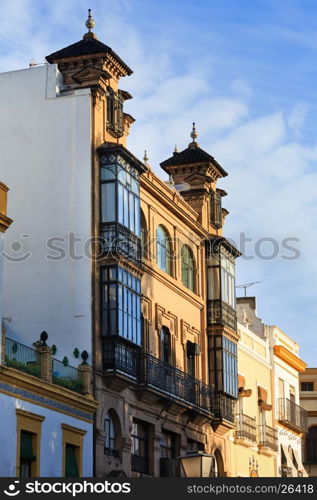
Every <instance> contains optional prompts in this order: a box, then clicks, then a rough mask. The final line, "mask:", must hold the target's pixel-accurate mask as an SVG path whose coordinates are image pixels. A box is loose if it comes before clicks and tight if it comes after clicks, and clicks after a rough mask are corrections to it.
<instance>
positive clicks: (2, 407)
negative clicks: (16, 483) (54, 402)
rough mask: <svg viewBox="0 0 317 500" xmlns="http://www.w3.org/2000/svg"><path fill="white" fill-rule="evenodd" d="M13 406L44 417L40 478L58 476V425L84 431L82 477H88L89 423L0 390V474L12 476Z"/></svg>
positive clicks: (90, 463) (90, 460)
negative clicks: (0, 430)
mask: <svg viewBox="0 0 317 500" xmlns="http://www.w3.org/2000/svg"><path fill="white" fill-rule="evenodd" d="M17 408H19V409H21V410H25V411H28V412H32V413H35V414H37V415H41V416H42V417H45V420H44V421H43V422H42V432H41V436H42V437H41V460H40V476H41V477H60V476H61V475H62V457H63V451H62V438H63V434H62V427H61V425H62V424H68V425H71V426H73V427H76V428H78V429H82V430H85V431H86V434H85V436H84V439H83V476H85V477H92V475H93V426H92V424H90V423H88V422H85V421H83V420H79V419H77V418H74V417H71V416H68V415H66V414H63V413H60V412H57V411H54V410H50V409H48V408H44V407H42V406H38V405H36V404H33V403H29V402H27V401H24V400H22V399H18V398H14V397H12V396H8V395H6V394H2V393H0V415H1V428H2V429H5V432H2V433H1V449H2V452H1V460H0V477H14V476H16V453H17V417H16V409H17Z"/></svg>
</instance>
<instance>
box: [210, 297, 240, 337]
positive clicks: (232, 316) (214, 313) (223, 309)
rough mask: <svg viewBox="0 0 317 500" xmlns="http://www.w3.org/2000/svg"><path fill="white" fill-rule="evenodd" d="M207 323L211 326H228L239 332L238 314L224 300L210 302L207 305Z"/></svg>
mask: <svg viewBox="0 0 317 500" xmlns="http://www.w3.org/2000/svg"><path fill="white" fill-rule="evenodd" d="M207 321H208V325H211V326H227V327H228V328H231V330H234V331H236V330H237V313H236V311H235V309H233V308H232V307H230V306H229V305H228V304H226V303H225V302H223V301H222V300H219V299H216V300H209V301H208V304H207Z"/></svg>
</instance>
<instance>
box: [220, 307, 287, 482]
mask: <svg viewBox="0 0 317 500" xmlns="http://www.w3.org/2000/svg"><path fill="white" fill-rule="evenodd" d="M237 300H238V333H239V337H240V338H239V342H238V386H239V398H238V403H237V405H236V428H235V429H234V430H233V431H231V435H230V471H231V474H232V476H234V477H250V476H251V477H252V476H254V477H257V476H259V477H274V476H275V475H276V457H277V452H278V438H277V431H276V428H275V421H274V412H273V395H272V361H271V354H270V344H269V341H268V338H267V337H266V336H265V333H264V332H265V326H264V324H263V323H262V321H261V320H260V319H259V318H257V317H256V315H255V314H254V315H253V317H252V316H251V315H250V316H249V317H246V315H245V310H244V309H243V305H244V303H245V302H246V301H247V300H248V302H249V303H250V302H253V304H254V310H255V299H254V298H250V299H237Z"/></svg>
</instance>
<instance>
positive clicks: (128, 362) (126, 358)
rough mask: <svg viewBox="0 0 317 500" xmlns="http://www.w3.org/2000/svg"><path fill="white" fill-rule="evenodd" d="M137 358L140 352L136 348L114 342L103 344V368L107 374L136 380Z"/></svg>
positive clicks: (137, 372)
mask: <svg viewBox="0 0 317 500" xmlns="http://www.w3.org/2000/svg"><path fill="white" fill-rule="evenodd" d="M139 358H140V351H139V349H137V348H133V347H130V346H127V345H126V344H120V343H119V342H116V341H112V342H105V343H104V347H103V366H104V369H105V370H106V371H107V372H116V373H121V374H122V375H125V376H128V377H129V378H132V379H135V380H137V378H138V376H139Z"/></svg>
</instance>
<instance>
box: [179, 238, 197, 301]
mask: <svg viewBox="0 0 317 500" xmlns="http://www.w3.org/2000/svg"><path fill="white" fill-rule="evenodd" d="M182 282H183V285H185V286H186V288H188V289H189V290H191V291H192V292H194V291H195V260H194V255H193V252H192V251H191V249H190V248H189V247H188V246H187V245H183V247H182Z"/></svg>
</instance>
